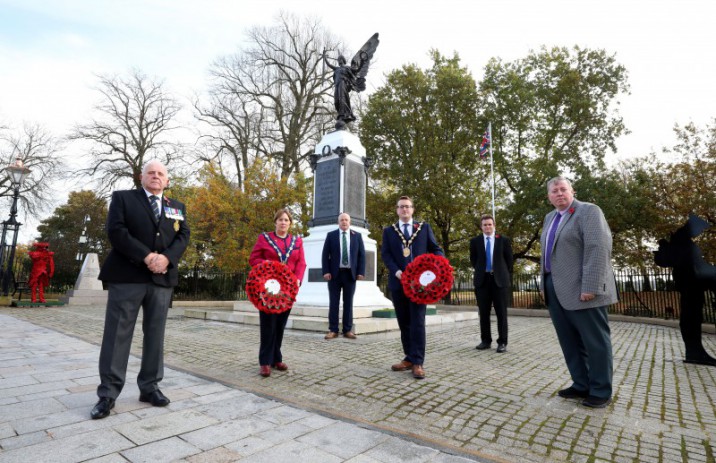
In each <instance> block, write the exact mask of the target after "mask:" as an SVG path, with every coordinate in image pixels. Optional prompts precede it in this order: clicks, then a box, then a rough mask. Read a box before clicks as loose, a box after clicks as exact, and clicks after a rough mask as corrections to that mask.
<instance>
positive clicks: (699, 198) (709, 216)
mask: <svg viewBox="0 0 716 463" xmlns="http://www.w3.org/2000/svg"><path fill="white" fill-rule="evenodd" d="M674 133H675V134H676V140H677V143H676V145H674V147H673V148H671V149H667V150H665V153H666V154H668V155H669V156H670V157H671V162H669V161H663V160H662V161H655V162H653V163H652V164H651V167H650V170H649V172H650V174H651V175H650V180H651V182H650V186H651V189H650V193H651V196H650V200H651V202H652V204H653V205H654V207H655V209H656V213H657V215H658V217H659V218H660V219H661V220H659V221H658V222H656V226H655V227H654V238H655V239H659V238H667V237H668V235H669V233H671V232H673V231H675V230H676V229H677V228H678V227H679V226H681V225H683V224H684V222H686V219H687V217H688V214H689V213H690V212H693V213H694V214H696V215H698V216H699V217H701V218H703V219H705V220H706V221H708V222H709V223H710V224H711V228H710V229H709V230H707V231H706V232H705V233H703V234H702V235H701V236H699V238H697V240H696V241H697V242H698V244H699V246H700V247H701V249H702V251H704V255H705V257H706V259H707V261H709V262H712V263H716V119H715V120H713V121H712V122H711V123H710V124H707V126H706V127H698V126H696V125H695V124H693V123H690V124H687V125H685V126H683V127H682V126H678V125H677V126H676V127H675V128H674Z"/></svg>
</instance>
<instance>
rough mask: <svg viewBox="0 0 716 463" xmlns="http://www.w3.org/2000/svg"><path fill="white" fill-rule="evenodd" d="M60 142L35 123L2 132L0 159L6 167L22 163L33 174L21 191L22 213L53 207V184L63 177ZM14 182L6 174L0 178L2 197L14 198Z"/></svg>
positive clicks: (0, 137) (34, 213)
mask: <svg viewBox="0 0 716 463" xmlns="http://www.w3.org/2000/svg"><path fill="white" fill-rule="evenodd" d="M60 149H61V146H60V143H59V141H58V140H57V139H56V138H55V137H53V136H52V135H51V134H50V133H49V132H48V131H47V130H46V129H44V128H43V127H42V126H40V125H39V124H36V123H25V124H24V125H23V127H22V128H21V129H18V130H12V129H10V128H5V129H4V130H0V156H1V159H2V162H4V165H5V166H6V165H8V164H10V163H12V162H14V161H15V159H16V158H20V160H22V162H23V164H24V165H25V167H27V168H29V169H30V170H31V171H32V172H31V173H30V175H29V176H28V177H27V178H26V179H25V181H24V183H23V184H22V186H21V188H20V201H21V202H22V203H23V208H22V209H23V210H24V211H25V212H26V213H27V214H30V215H37V214H38V213H39V212H40V211H42V210H46V209H47V208H48V207H49V206H51V204H50V203H51V201H49V200H50V198H52V197H53V189H52V184H53V183H54V180H55V179H57V178H58V177H60V176H61V175H62V171H63V167H64V162H63V161H62V158H61V157H60V156H59V154H58V153H59V151H60ZM13 190H14V189H13V186H12V182H11V181H10V179H9V178H8V176H7V175H4V173H3V174H2V175H0V197H11V196H12V195H13Z"/></svg>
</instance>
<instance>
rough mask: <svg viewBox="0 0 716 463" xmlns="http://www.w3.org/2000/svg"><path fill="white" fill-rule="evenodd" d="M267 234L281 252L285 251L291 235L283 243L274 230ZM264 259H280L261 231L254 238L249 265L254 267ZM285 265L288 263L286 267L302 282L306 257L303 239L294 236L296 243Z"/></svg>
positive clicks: (289, 243)
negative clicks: (256, 237) (254, 242)
mask: <svg viewBox="0 0 716 463" xmlns="http://www.w3.org/2000/svg"><path fill="white" fill-rule="evenodd" d="M269 236H271V239H272V240H273V242H274V243H276V246H278V248H279V249H280V250H281V252H286V248H287V247H288V246H290V245H291V235H288V236H287V237H286V241H285V243H284V240H283V239H282V238H279V237H278V236H276V233H274V232H270V233H269ZM265 260H275V261H276V262H279V261H280V260H279V257H278V253H276V250H275V249H274V248H273V246H271V244H269V242H268V241H266V238H264V235H263V233H262V234H260V235H259V237H258V239H257V240H256V244H255V245H254V249H253V250H252V251H251V255H250V256H249V265H250V266H252V267H256V266H257V265H259V264H260V263H262V262H263V261H265ZM286 265H288V268H289V269H291V271H292V272H293V274H294V275H296V278H298V281H300V282H303V274H304V272H305V271H306V257H305V256H304V254H303V240H302V239H301V238H300V237H296V245H295V246H294V247H293V251H292V252H291V256H290V257H289V258H288V262H286Z"/></svg>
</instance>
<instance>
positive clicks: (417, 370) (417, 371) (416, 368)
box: [413, 365, 425, 379]
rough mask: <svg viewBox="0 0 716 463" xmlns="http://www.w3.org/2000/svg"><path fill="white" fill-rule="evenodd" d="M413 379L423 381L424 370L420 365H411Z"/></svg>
mask: <svg viewBox="0 0 716 463" xmlns="http://www.w3.org/2000/svg"><path fill="white" fill-rule="evenodd" d="M413 378H415V379H424V378H425V370H423V366H422V365H413Z"/></svg>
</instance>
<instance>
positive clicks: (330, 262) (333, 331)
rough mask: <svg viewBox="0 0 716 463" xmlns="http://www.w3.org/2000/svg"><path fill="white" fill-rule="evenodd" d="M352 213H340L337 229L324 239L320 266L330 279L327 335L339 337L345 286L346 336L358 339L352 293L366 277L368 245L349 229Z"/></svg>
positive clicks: (344, 313) (344, 324) (360, 236)
mask: <svg viewBox="0 0 716 463" xmlns="http://www.w3.org/2000/svg"><path fill="white" fill-rule="evenodd" d="M350 227H351V216H350V215H348V214H346V213H343V214H341V215H339V216H338V230H334V231H332V232H329V233H328V234H327V235H326V241H325V242H324V243H323V256H322V258H321V267H322V271H323V278H324V279H325V280H326V281H328V295H329V308H328V334H326V339H333V338H337V337H338V306H339V304H340V297H341V290H343V336H345V337H346V338H348V339H355V338H356V335H355V332H354V330H353V295H354V294H355V292H356V280H362V279H363V278H365V247H364V246H363V236H362V235H361V234H360V233H357V232H355V231H353V230H351V229H350Z"/></svg>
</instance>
